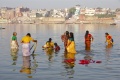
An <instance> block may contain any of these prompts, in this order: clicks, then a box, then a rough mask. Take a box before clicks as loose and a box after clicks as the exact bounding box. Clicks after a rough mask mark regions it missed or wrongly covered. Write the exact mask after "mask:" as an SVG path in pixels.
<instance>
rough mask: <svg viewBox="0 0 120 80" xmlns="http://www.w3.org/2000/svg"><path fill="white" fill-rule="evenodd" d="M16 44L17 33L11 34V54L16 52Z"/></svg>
mask: <svg viewBox="0 0 120 80" xmlns="http://www.w3.org/2000/svg"><path fill="white" fill-rule="evenodd" d="M18 47H19V45H18V42H17V33H16V32H13V36H12V38H11V50H12V52H14V51H15V52H16V51H17V50H18Z"/></svg>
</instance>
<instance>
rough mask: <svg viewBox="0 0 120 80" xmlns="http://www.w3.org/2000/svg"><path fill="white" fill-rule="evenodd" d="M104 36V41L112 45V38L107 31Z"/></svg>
mask: <svg viewBox="0 0 120 80" xmlns="http://www.w3.org/2000/svg"><path fill="white" fill-rule="evenodd" d="M105 37H106V41H105V43H106V42H107V44H108V45H113V38H112V36H111V35H110V34H108V33H105Z"/></svg>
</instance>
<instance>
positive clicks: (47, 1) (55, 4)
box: [0, 0, 120, 9]
mask: <svg viewBox="0 0 120 80" xmlns="http://www.w3.org/2000/svg"><path fill="white" fill-rule="evenodd" d="M78 4H79V5H81V7H89V8H96V7H102V8H111V9H116V8H120V0H42V1H39V0H1V2H0V7H12V8H15V7H20V6H23V7H28V8H30V9H63V8H70V7H73V6H75V5H78Z"/></svg>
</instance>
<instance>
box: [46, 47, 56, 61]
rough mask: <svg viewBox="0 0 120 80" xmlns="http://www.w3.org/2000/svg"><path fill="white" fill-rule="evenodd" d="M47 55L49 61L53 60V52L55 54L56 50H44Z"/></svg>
mask: <svg viewBox="0 0 120 80" xmlns="http://www.w3.org/2000/svg"><path fill="white" fill-rule="evenodd" d="M44 51H45V53H46V55H47V56H48V61H53V60H52V59H53V54H54V50H53V49H51V48H48V49H45V50H44Z"/></svg>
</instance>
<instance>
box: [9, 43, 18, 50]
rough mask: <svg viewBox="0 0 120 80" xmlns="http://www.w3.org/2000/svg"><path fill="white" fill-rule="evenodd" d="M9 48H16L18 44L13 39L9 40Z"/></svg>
mask: <svg viewBox="0 0 120 80" xmlns="http://www.w3.org/2000/svg"><path fill="white" fill-rule="evenodd" d="M11 49H18V46H17V44H16V42H15V41H11Z"/></svg>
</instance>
